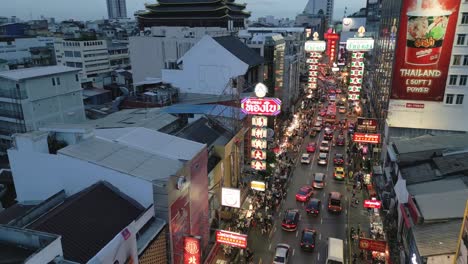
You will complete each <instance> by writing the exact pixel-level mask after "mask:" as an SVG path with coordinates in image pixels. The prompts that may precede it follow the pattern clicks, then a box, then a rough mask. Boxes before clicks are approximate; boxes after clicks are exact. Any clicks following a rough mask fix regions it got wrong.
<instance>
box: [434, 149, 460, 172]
mask: <svg viewBox="0 0 468 264" xmlns="http://www.w3.org/2000/svg"><path fill="white" fill-rule="evenodd" d="M432 160H433V161H434V163H435V165H436V166H437V168H438V169H439V171H440V173H441V174H442V175H448V174H452V173H457V172H463V171H468V153H461V154H455V155H448V156H443V157H436V158H433V159H432Z"/></svg>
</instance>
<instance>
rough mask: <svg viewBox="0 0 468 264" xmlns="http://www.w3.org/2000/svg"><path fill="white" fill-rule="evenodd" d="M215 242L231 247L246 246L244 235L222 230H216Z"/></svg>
mask: <svg viewBox="0 0 468 264" xmlns="http://www.w3.org/2000/svg"><path fill="white" fill-rule="evenodd" d="M216 242H217V243H220V244H224V245H228V246H232V247H238V248H247V236H246V235H242V234H239V233H234V232H229V231H224V230H216Z"/></svg>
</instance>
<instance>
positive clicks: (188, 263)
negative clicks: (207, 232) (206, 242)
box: [184, 236, 202, 264]
mask: <svg viewBox="0 0 468 264" xmlns="http://www.w3.org/2000/svg"><path fill="white" fill-rule="evenodd" d="M200 263H202V262H201V249H200V240H199V239H197V238H195V237H189V236H186V237H184V264H200Z"/></svg>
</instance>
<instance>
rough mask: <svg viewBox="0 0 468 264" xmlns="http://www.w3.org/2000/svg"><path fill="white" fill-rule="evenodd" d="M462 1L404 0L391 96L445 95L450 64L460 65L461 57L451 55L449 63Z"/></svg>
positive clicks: (426, 97) (422, 97) (421, 97)
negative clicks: (456, 57)
mask: <svg viewBox="0 0 468 264" xmlns="http://www.w3.org/2000/svg"><path fill="white" fill-rule="evenodd" d="M426 2H427V3H426ZM461 2H462V1H459V0H456V1H455V0H438V1H418V0H407V1H403V4H402V7H401V13H400V20H399V21H400V23H399V25H398V38H397V44H396V46H397V47H398V49H396V52H395V66H394V71H393V76H394V77H393V81H392V93H391V99H399V100H422V101H442V100H443V99H444V94H445V86H446V81H447V72H448V68H449V65H451V64H452V65H456V64H458V65H461V64H462V62H461V61H463V59H460V60H461V61H458V62H456V61H455V59H454V60H453V61H452V63H450V62H451V59H452V56H451V54H452V46H453V40H454V39H455V37H454V36H455V31H456V29H457V23H458V13H459V12H458V10H459V7H460V3H461ZM418 4H421V5H420V6H418ZM461 57H463V56H461Z"/></svg>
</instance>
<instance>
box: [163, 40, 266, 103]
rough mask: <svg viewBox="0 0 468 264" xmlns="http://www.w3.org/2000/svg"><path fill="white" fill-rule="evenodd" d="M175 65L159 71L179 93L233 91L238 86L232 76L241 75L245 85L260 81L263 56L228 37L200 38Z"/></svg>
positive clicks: (229, 92)
mask: <svg viewBox="0 0 468 264" xmlns="http://www.w3.org/2000/svg"><path fill="white" fill-rule="evenodd" d="M178 64H179V67H180V69H175V70H162V81H163V82H165V83H171V84H172V85H173V86H175V87H177V88H179V89H180V91H181V93H196V94H212V95H223V94H232V93H233V89H234V88H238V86H237V84H234V83H233V82H231V79H233V78H237V77H239V76H243V77H244V81H245V83H246V84H256V83H257V82H259V81H262V80H263V68H262V67H261V66H262V65H263V58H262V57H261V56H260V55H259V54H258V53H256V52H255V51H254V50H252V49H250V48H249V47H248V46H246V45H245V44H244V43H242V42H241V41H240V40H239V39H238V38H236V37H231V36H224V37H214V38H213V37H210V36H205V37H203V38H202V39H201V40H200V41H199V42H198V43H197V44H196V45H195V46H193V48H191V49H190V50H189V51H188V52H187V53H185V55H184V56H183V57H182V58H180V59H179V61H178ZM239 92H240V93H242V92H243V91H239Z"/></svg>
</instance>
